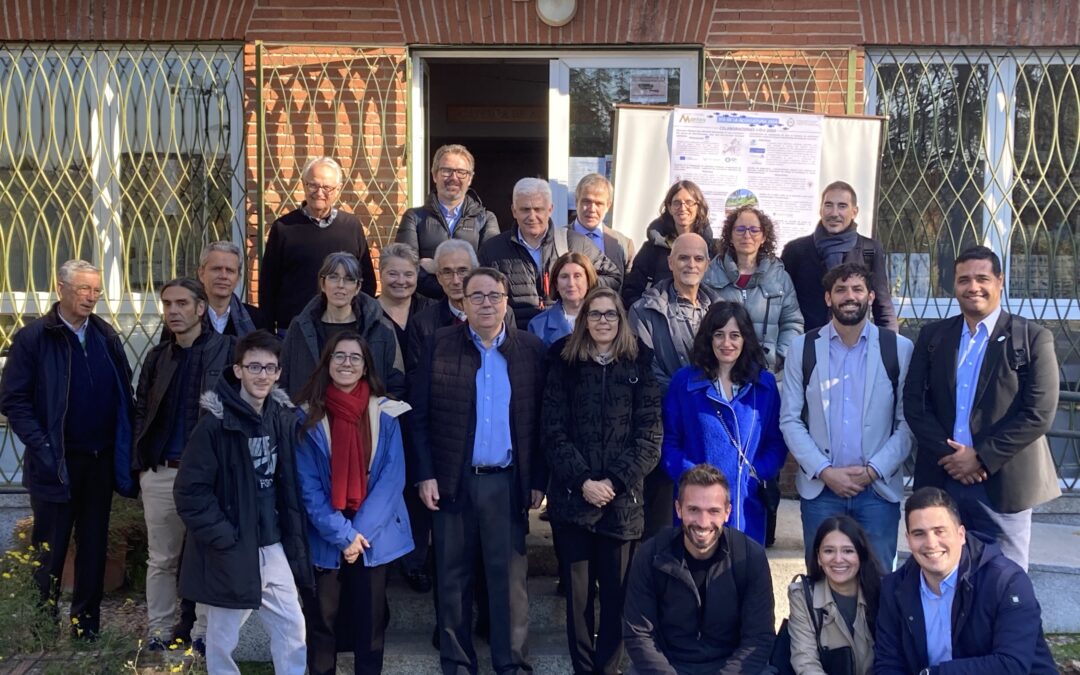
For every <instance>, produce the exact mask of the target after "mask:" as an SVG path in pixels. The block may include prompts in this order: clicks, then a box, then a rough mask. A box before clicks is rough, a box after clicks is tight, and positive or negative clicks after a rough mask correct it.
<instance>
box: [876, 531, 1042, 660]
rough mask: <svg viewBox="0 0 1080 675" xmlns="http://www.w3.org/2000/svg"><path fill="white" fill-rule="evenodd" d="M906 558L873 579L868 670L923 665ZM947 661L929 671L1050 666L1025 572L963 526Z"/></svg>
mask: <svg viewBox="0 0 1080 675" xmlns="http://www.w3.org/2000/svg"><path fill="white" fill-rule="evenodd" d="M920 576H922V573H921V571H920V569H919V565H918V564H917V563H916V561H915V559H914V558H908V560H907V562H905V563H904V565H903V567H901V568H900V569H898V570H896V571H895V572H893V573H892V574H890V575H888V576H886V577H885V579H884V580H882V582H881V601H880V607H879V609H878V616H877V630H876V633H875V638H874V673H876V674H878V675H902V674H903V675H906V674H907V673H918V672H919V671H921V670H922V669H923V668H926V667H928V666H929V665H930V663H929V658H928V656H927V647H926V625H925V623H924V620H923V610H922V599H921V597H922V596H921V592H920V590H919V577H920ZM952 620H953V624H952V660H951V661H946V662H944V663H941V664H939V665H938V666H936V667H934V668H930V672H931V673H932V675H1013V674H1015V675H1021V674H1026V673H1030V674H1031V675H1050V674H1051V673H1056V672H1058V670H1057V666H1056V665H1055V664H1054V657H1053V656H1052V655H1051V653H1050V648H1049V647H1048V646H1047V644H1046V638H1045V636H1044V635H1043V630H1042V610H1041V609H1040V608H1039V601H1038V600H1037V599H1036V598H1035V589H1034V587H1033V586H1032V585H1031V579H1030V578H1029V577H1028V575H1027V574H1025V573H1024V570H1022V569H1021V568H1020V566H1019V565H1017V564H1016V563H1014V562H1013V561H1011V560H1009V559H1008V558H1006V557H1005V554H1003V553H1002V552H1001V547H1000V546H998V545H997V544H996V543H995V542H993V541H992V540H991V539H990V538H989V537H984V536H983V535H981V534H979V533H976V532H972V531H970V530H969V531H968V533H967V543H966V544H965V545H964V550H963V552H962V553H961V555H960V567H959V571H958V572H957V582H956V595H955V596H954V597H953V606H952Z"/></svg>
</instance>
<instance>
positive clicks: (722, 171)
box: [671, 108, 824, 251]
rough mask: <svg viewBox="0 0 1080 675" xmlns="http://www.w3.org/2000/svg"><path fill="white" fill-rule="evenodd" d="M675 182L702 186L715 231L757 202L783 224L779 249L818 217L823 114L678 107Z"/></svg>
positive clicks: (674, 140)
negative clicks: (729, 214)
mask: <svg viewBox="0 0 1080 675" xmlns="http://www.w3.org/2000/svg"><path fill="white" fill-rule="evenodd" d="M674 113H675V114H674V120H673V125H672V138H671V181H672V182H675V181H679V180H690V181H693V182H694V183H697V185H698V187H700V188H701V191H702V192H703V193H704V195H705V200H706V201H707V202H708V203H709V219H710V221H711V224H712V228H713V233H714V234H715V235H716V236H719V235H720V230H721V228H722V227H723V222H724V217H725V215H726V213H727V212H728V211H729V210H731V209H735V208H737V207H739V206H742V205H743V204H753V203H756V204H757V206H758V208H760V209H761V210H762V211H764V212H765V213H767V214H768V215H769V217H770V218H772V221H773V223H774V224H775V225H776V229H777V232H776V235H777V240H778V245H777V251H779V250H780V249H781V248H783V245H784V243H786V242H787V241H788V240H790V239H794V238H796V237H801V236H804V235H806V234H807V233H809V232H811V231H813V226H814V224H815V223H816V222H817V221H818V210H819V209H818V207H819V203H820V199H821V196H820V194H819V189H820V188H819V180H820V165H821V136H822V126H823V120H824V117H823V116H821V115H805V114H796V113H784V112H726V111H710V110H700V109H695V108H676V109H675V111H674Z"/></svg>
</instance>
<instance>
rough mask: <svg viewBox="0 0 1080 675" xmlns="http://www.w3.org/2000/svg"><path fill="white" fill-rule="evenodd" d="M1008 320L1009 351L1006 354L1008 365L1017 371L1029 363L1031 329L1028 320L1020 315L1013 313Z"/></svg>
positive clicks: (1024, 368)
mask: <svg viewBox="0 0 1080 675" xmlns="http://www.w3.org/2000/svg"><path fill="white" fill-rule="evenodd" d="M1009 321H1010V324H1009V328H1010V330H1009V351H1008V352H1007V353H1006V356H1007V357H1008V360H1009V367H1010V368H1012V369H1013V370H1015V371H1017V372H1019V371H1021V370H1026V369H1027V366H1028V364H1029V363H1031V331H1030V329H1029V328H1028V320H1027V319H1025V318H1024V317H1022V316H1017V315H1016V314H1013V315H1012V316H1011V317H1010V319H1009Z"/></svg>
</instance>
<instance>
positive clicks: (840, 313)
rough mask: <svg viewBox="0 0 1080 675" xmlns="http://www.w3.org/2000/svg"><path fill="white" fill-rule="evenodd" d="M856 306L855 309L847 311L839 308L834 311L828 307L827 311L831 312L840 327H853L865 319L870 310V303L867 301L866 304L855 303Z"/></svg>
mask: <svg viewBox="0 0 1080 675" xmlns="http://www.w3.org/2000/svg"><path fill="white" fill-rule="evenodd" d="M845 304H846V303H845ZM856 305H857V307H855V308H849V309H842V308H840V307H837V308H835V309H834V308H832V307H830V308H829V311H831V312H832V315H833V316H834V317H836V320H837V321H839V322H840V324H841V325H843V326H855V325H857V324H858V323H859V322H860V321H862V320H863V319H865V318H866V313H867V312H868V311H869V310H870V301H869V300H867V301H866V302H860V303H856Z"/></svg>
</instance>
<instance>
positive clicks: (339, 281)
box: [323, 273, 360, 286]
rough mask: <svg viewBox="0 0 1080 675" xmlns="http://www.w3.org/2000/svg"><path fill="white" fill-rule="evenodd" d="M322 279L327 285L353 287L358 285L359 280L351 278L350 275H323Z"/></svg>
mask: <svg viewBox="0 0 1080 675" xmlns="http://www.w3.org/2000/svg"><path fill="white" fill-rule="evenodd" d="M323 279H325V280H326V282H327V283H330V284H336V285H343V286H353V285H355V284H358V283H360V280H359V279H357V278H356V277H354V276H352V275H351V274H346V275H345V276H341V275H340V274H337V273H334V274H324V275H323Z"/></svg>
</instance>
